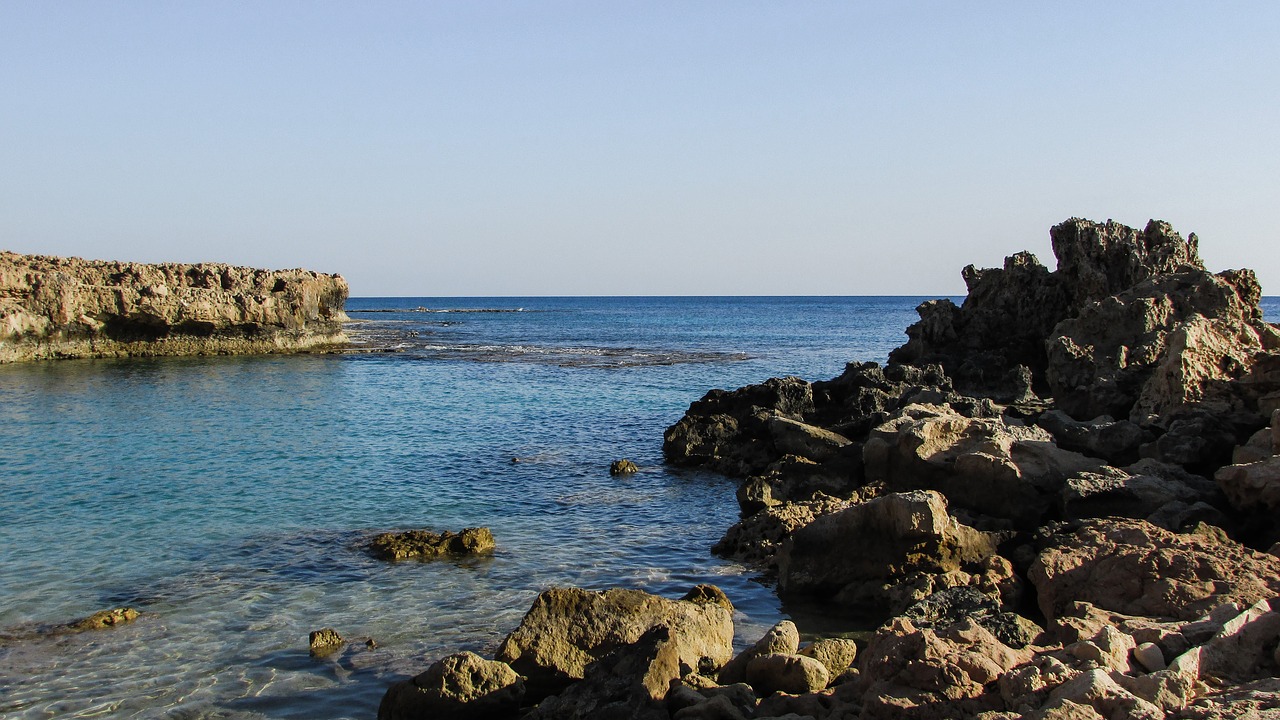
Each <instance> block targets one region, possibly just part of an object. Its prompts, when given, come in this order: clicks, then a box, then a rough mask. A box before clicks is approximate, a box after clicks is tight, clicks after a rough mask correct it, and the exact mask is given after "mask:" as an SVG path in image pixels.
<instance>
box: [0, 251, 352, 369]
mask: <svg viewBox="0 0 1280 720" xmlns="http://www.w3.org/2000/svg"><path fill="white" fill-rule="evenodd" d="M347 292H348V290H347V282H346V280H343V279H342V277H341V276H339V275H325V274H323V273H316V272H311V271H308V270H277V271H271V270H256V269H253V268H245V267H234V266H231V265H222V264H216V263H200V264H195V265H183V264H176V263H165V264H159V265H146V264H142V263H130V262H109V261H98V260H82V259H80V258H60V257H48V256H42V255H19V254H17V253H11V252H0V363H4V362H14V361H19V360H41V359H50V358H66V357H125V356H152V355H214V354H216V355H222V354H242V353H270V352H290V351H298V350H306V349H311V348H316V347H326V346H339V345H345V344H346V342H347V338H346V336H345V335H344V334H343V332H342V322H343V321H344V320H346V319H347V316H346V314H345V313H344V312H343V305H344V304H345V303H346V299H347Z"/></svg>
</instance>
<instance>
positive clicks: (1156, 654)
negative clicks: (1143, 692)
mask: <svg viewBox="0 0 1280 720" xmlns="http://www.w3.org/2000/svg"><path fill="white" fill-rule="evenodd" d="M1133 659H1134V660H1137V661H1138V664H1139V665H1141V666H1142V667H1143V669H1144V670H1146V671H1147V672H1157V671H1160V670H1164V669H1165V668H1167V667H1169V665H1168V663H1166V662H1165V661H1164V653H1162V652H1160V646H1159V645H1156V644H1155V643H1153V642H1144V643H1142V644H1141V645H1139V646H1137V647H1135V648H1134V649H1133Z"/></svg>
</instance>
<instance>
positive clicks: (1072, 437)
mask: <svg viewBox="0 0 1280 720" xmlns="http://www.w3.org/2000/svg"><path fill="white" fill-rule="evenodd" d="M1036 425H1039V426H1040V427H1042V428H1044V429H1045V430H1048V431H1049V432H1050V433H1051V434H1052V435H1053V439H1054V442H1056V443H1057V444H1058V447H1060V448H1062V449H1064V450H1074V451H1076V452H1079V453H1083V454H1085V455H1088V456H1090V457H1096V458H1101V459H1103V460H1106V461H1107V462H1109V463H1112V464H1115V465H1121V464H1126V463H1131V462H1135V461H1136V460H1137V459H1138V448H1139V446H1140V445H1142V442H1143V439H1144V435H1143V432H1142V428H1140V427H1138V426H1137V425H1136V424H1134V423H1131V422H1129V421H1128V420H1116V419H1115V418H1112V417H1111V416H1110V415H1101V416H1099V417H1096V418H1094V419H1092V420H1089V421H1088V422H1080V421H1078V420H1074V419H1072V417H1071V416H1070V415H1068V414H1066V413H1065V412H1062V411H1061V410H1050V411H1049V412H1046V413H1044V414H1042V415H1040V417H1039V418H1037V419H1036Z"/></svg>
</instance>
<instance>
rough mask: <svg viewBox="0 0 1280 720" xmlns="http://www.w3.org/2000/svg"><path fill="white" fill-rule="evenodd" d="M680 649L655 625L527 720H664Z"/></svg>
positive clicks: (667, 631)
mask: <svg viewBox="0 0 1280 720" xmlns="http://www.w3.org/2000/svg"><path fill="white" fill-rule="evenodd" d="M680 674H681V673H680V650H679V647H678V646H677V643H676V641H675V640H674V639H673V637H672V632H671V629H670V628H668V627H666V626H664V625H659V626H656V627H654V628H652V629H650V630H648V631H647V632H645V634H644V635H642V636H641V637H640V639H639V640H637V641H636V642H634V643H631V644H629V645H625V646H623V647H620V648H618V649H617V650H614V651H613V652H611V653H609V654H608V655H606V656H604V657H603V658H601V659H599V660H596V661H595V662H593V663H591V664H590V665H588V666H587V668H586V671H585V673H584V677H583V679H582V680H580V681H578V682H575V683H573V684H572V685H570V686H568V687H567V688H565V690H564V691H563V692H561V693H560V694H559V695H555V696H552V697H549V698H546V699H544V700H543V701H542V702H541V703H539V705H538V707H537V708H535V709H534V710H533V712H531V713H529V714H528V715H526V716H525V717H526V720H588V719H590V718H633V719H635V720H641V719H643V720H649V719H652V720H666V718H667V717H668V715H667V712H666V709H665V707H664V700H665V699H666V697H667V694H668V692H669V691H670V688H671V684H672V681H675V680H678V679H679V678H680Z"/></svg>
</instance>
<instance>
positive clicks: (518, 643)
mask: <svg viewBox="0 0 1280 720" xmlns="http://www.w3.org/2000/svg"><path fill="white" fill-rule="evenodd" d="M658 625H664V626H666V627H667V628H668V629H670V631H671V641H672V643H674V646H675V648H676V651H677V656H678V658H679V662H680V663H681V664H682V665H683V666H684V668H685V671H686V672H687V671H699V672H712V671H714V670H716V669H718V668H720V667H721V666H722V665H724V663H726V662H728V660H729V659H730V658H731V657H732V656H733V619H732V613H731V612H730V611H729V610H728V609H726V608H725V607H724V606H723V605H721V604H719V603H716V602H691V601H684V600H668V599H666V598H662V597H658V596H657V595H651V594H649V593H646V592H642V591H640V590H622V589H614V590H607V591H604V592H595V591H590V590H581V589H578V588H552V589H550V590H547V591H545V592H543V593H542V594H541V595H539V596H538V598H537V600H535V601H534V603H533V606H532V607H531V608H530V609H529V612H528V613H526V614H525V616H524V619H523V620H521V622H520V626H519V627H517V628H516V629H515V631H513V632H512V633H511V634H510V635H508V636H507V637H506V639H505V640H503V641H502V645H501V646H500V647H499V648H498V653H497V656H496V659H498V660H501V661H503V662H506V663H508V664H510V665H511V667H513V668H514V669H515V670H516V671H517V672H519V673H520V674H521V675H524V676H525V677H526V678H528V680H527V685H528V691H529V696H530V698H531V699H534V700H538V699H541V698H542V697H545V696H547V695H550V694H553V693H557V692H559V691H561V690H563V689H564V688H565V687H567V686H568V684H569V683H571V682H573V681H574V680H578V679H581V678H582V677H583V673H584V672H585V670H586V667H587V665H589V664H590V663H592V662H594V661H596V660H599V659H600V658H603V657H604V656H605V655H607V654H609V653H610V652H612V651H613V650H614V649H616V648H618V647H620V646H623V645H629V644H631V643H634V642H636V641H637V640H639V639H640V637H641V636H642V635H644V634H645V633H646V632H648V631H649V630H650V629H652V628H654V627H656V626H658ZM682 674H683V673H682Z"/></svg>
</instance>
